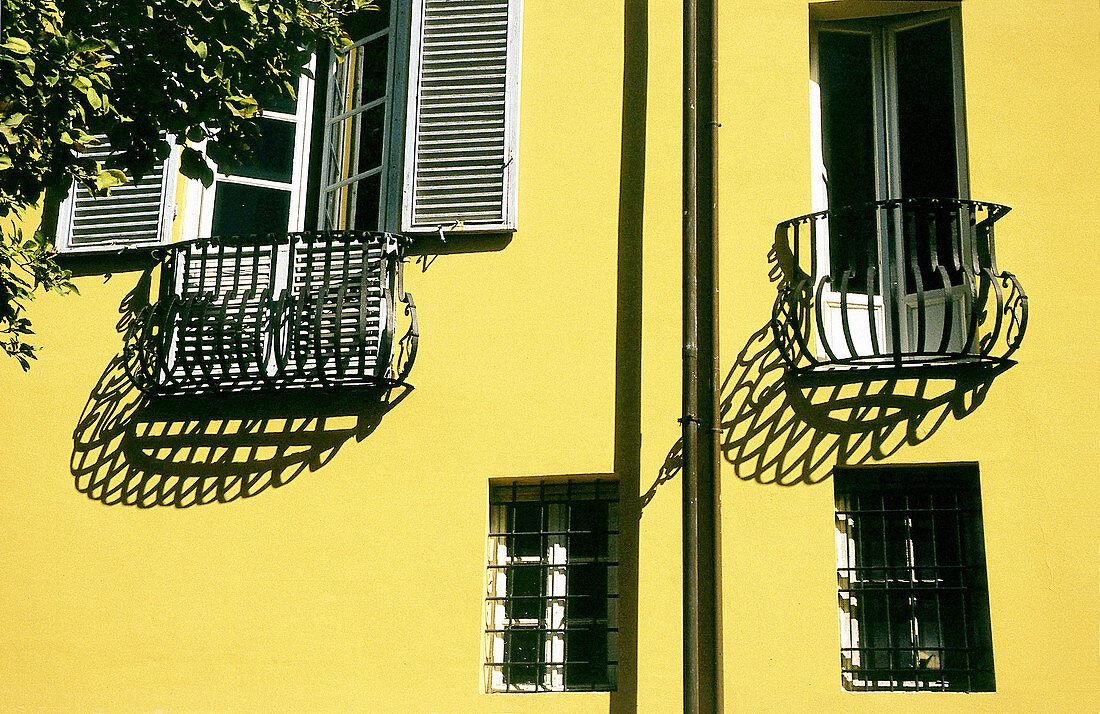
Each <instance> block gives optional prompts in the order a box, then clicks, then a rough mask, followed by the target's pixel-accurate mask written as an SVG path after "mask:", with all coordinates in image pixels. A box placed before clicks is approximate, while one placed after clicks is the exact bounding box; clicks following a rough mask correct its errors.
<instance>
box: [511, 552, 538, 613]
mask: <svg viewBox="0 0 1100 714" xmlns="http://www.w3.org/2000/svg"><path fill="white" fill-rule="evenodd" d="M545 574H546V570H545V569H544V568H543V567H542V566H541V565H538V564H535V565H516V566H512V567H510V568H508V590H509V593H508V600H507V608H506V609H507V613H506V616H507V617H508V619H510V620H538V619H540V618H541V617H542V614H543V603H542V598H541V595H542V580H543V578H544V577H545Z"/></svg>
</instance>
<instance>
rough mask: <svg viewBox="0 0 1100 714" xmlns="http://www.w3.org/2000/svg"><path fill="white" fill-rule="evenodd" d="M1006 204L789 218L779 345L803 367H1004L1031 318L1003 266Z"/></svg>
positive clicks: (886, 208)
mask: <svg viewBox="0 0 1100 714" xmlns="http://www.w3.org/2000/svg"><path fill="white" fill-rule="evenodd" d="M1008 211H1009V209H1008V207H1006V206H999V205H996V204H992V203H982V202H978V201H964V200H957V199H894V200H887V201H878V202H876V203H873V204H866V205H863V206H857V207H852V208H843V209H839V210H834V211H822V212H820V213H812V214H810V215H807V216H801V217H799V218H795V219H793V220H790V221H786V222H784V223H780V224H779V227H778V230H777V232H776V257H777V258H778V261H779V267H780V268H781V270H782V271H783V274H784V275H783V279H782V280H781V282H780V285H779V295H778V297H777V299H776V301H775V307H774V310H773V313H772V329H773V332H774V334H775V339H776V344H777V345H778V347H779V349H780V352H781V353H782V355H783V358H784V360H785V361H786V363H787V366H788V367H789V368H790V369H791V370H793V371H794V372H795V373H798V374H803V375H805V374H810V373H818V374H821V373H829V372H849V373H851V372H853V371H856V372H858V371H862V370H868V369H884V368H899V369H900V368H910V367H933V368H935V367H944V368H947V369H949V370H958V369H960V368H962V367H982V366H999V367H1001V368H1004V367H1007V366H1010V365H1012V364H1014V362H1013V361H1012V360H1010V359H1009V357H1010V355H1012V353H1013V352H1015V351H1016V349H1017V348H1018V347H1019V346H1020V342H1021V340H1022V339H1023V336H1024V331H1025V329H1026V327H1027V296H1026V295H1025V294H1024V291H1023V288H1022V287H1021V285H1020V282H1019V281H1018V280H1017V279H1016V277H1015V276H1014V275H1013V274H1012V273H1009V272H1003V271H1001V270H1000V269H999V268H998V267H997V262H996V256H995V253H994V239H993V226H994V224H995V223H996V222H997V220H998V219H999V218H1001V217H1002V216H1004V214H1005V213H1007V212H1008Z"/></svg>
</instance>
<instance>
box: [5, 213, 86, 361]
mask: <svg viewBox="0 0 1100 714" xmlns="http://www.w3.org/2000/svg"><path fill="white" fill-rule="evenodd" d="M69 278H70V274H69V271H67V270H62V269H61V268H59V267H58V266H57V263H56V262H54V260H53V247H52V242H51V241H50V240H49V239H48V238H46V237H45V236H43V235H42V233H41V232H39V231H35V233H34V235H32V236H31V237H29V238H24V237H23V231H22V229H21V228H19V227H18V226H17V227H15V228H14V230H11V231H7V232H5V233H4V234H3V235H0V347H3V349H4V352H5V353H7V354H8V355H9V356H11V357H14V358H15V359H16V361H18V362H19V366H21V367H22V368H23V369H24V370H28V369H30V366H31V365H30V360H32V359H34V350H35V348H34V347H33V346H32V345H30V344H28V343H27V341H26V337H27V335H32V334H34V330H32V329H31V321H30V320H29V319H28V318H27V316H26V315H25V312H26V305H27V302H28V301H30V300H32V299H34V295H35V292H37V291H39V290H43V291H53V292H56V293H60V294H64V293H67V292H70V291H76V286H75V285H73V284H72V281H71V280H70V279H69Z"/></svg>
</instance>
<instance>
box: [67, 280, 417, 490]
mask: <svg viewBox="0 0 1100 714" xmlns="http://www.w3.org/2000/svg"><path fill="white" fill-rule="evenodd" d="M147 281H148V277H147V275H146V277H145V278H143V279H142V281H141V282H139V285H138V288H136V289H135V290H134V292H132V293H131V294H130V295H128V296H127V298H126V300H124V302H123V306H122V309H121V312H122V314H123V316H122V319H121V320H120V321H119V324H118V329H119V331H120V332H125V330H126V328H127V327H128V325H129V323H130V320H131V319H132V315H133V312H134V311H133V309H132V308H133V306H134V304H135V303H137V302H139V301H140V299H141V298H140V297H139V296H140V295H141V294H142V293H143V292H144V293H145V296H146V297H147V295H148V282H147ZM394 391H397V392H398V393H396V394H395V393H394ZM409 391H410V388H404V389H402V390H391V391H386V390H369V391H368V390H358V391H354V392H339V393H327V392H325V393H301V394H280V395H255V394H248V395H212V396H189V397H159V398H152V399H150V398H148V397H146V396H144V395H143V394H141V393H140V392H139V391H138V390H137V389H136V388H135V387H134V386H133V384H131V382H130V379H129V377H128V376H127V374H126V370H125V365H124V363H123V357H122V356H121V355H116V356H115V357H113V358H112V359H111V361H110V362H109V363H108V365H107V367H106V369H105V370H104V371H103V374H102V376H101V377H100V379H99V382H98V383H97V384H96V386H95V387H94V388H93V390H92V392H91V394H90V395H89V397H88V402H87V404H86V405H85V407H84V411H83V413H82V414H81V416H80V420H79V422H78V423H77V425H76V429H75V430H74V432H73V454H72V460H71V462H70V469H71V472H72V475H73V478H74V481H75V486H76V490H77V491H79V492H81V493H83V494H85V495H87V496H88V497H89V498H91V499H93V500H96V501H100V502H102V503H104V504H106V505H129V506H137V507H139V508H151V507H154V506H175V507H176V508H186V507H189V506H197V505H203V504H208V503H228V502H230V501H235V500H237V499H239V498H250V497H252V496H256V495H258V494H260V493H262V492H264V491H266V490H267V489H269V488H278V487H280V486H284V485H286V484H288V483H290V482H291V481H292V480H294V479H295V478H296V477H297V476H298V475H299V474H301V473H302V472H303V471H307V470H308V471H316V470H318V469H320V468H321V467H322V466H324V465H325V464H327V463H328V462H329V461H331V460H332V458H333V457H334V456H335V455H336V452H337V451H338V450H339V449H340V447H341V446H342V445H343V444H344V443H346V442H347V441H348V440H349V439H355V441H362V440H363V439H365V438H366V437H367V436H369V435H370V434H371V432H373V431H374V429H375V428H376V427H377V426H378V424H379V423H380V422H381V420H382V417H383V416H384V415H385V414H386V413H387V412H388V411H389V410H390V409H392V408H393V407H394V406H396V405H397V404H398V403H399V402H400V401H401V400H402V399H404V398H405V396H406V395H407V394H408V392H409Z"/></svg>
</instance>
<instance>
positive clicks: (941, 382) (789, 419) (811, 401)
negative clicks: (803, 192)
mask: <svg viewBox="0 0 1100 714" xmlns="http://www.w3.org/2000/svg"><path fill="white" fill-rule="evenodd" d="M769 257H770V258H771V262H772V265H773V271H772V275H771V277H772V280H773V281H776V280H779V279H780V278H781V276H782V269H781V268H780V266H779V265H778V263H779V260H778V258H777V256H776V253H775V252H774V251H773V252H772V254H771V255H770V256H769ZM998 373H999V372H998V371H996V370H988V371H984V372H973V371H971V372H962V371H960V372H959V374H957V375H955V376H949V377H936V378H933V377H926V376H925V377H905V376H904V375H902V376H899V375H898V374H897V373H896V372H883V375H885V376H883V377H877V376H876V375H875V373H873V372H867V373H863V374H862V375H861V376H859V377H858V378H854V379H850V380H848V381H844V382H841V381H838V382H835V383H827V384H809V383H805V382H799V381H798V380H797V379H796V378H793V377H791V376H790V375H789V374H788V372H787V369H786V363H785V362H784V360H783V358H782V356H781V354H780V350H779V347H778V346H777V345H776V343H775V338H774V335H773V333H772V329H771V323H770V322H769V323H765V324H764V325H762V326H761V327H760V329H758V330H756V331H755V332H753V333H752V335H750V336H749V338H748V340H747V341H746V342H745V346H744V347H743V348H742V349H741V351H740V352H739V353H738V355H737V358H736V360H735V361H734V365H733V368H732V369H731V370H730V371H729V373H728V374H727V375H726V378H725V380H724V381H723V383H722V392H721V397H720V399H721V401H720V404H719V411H720V414H721V430H722V441H721V448H722V456H723V458H724V460H725V461H726V463H728V464H730V465H731V466H732V467H733V471H734V474H735V475H736V476H737V478H739V479H740V480H742V481H746V482H750V481H751V482H755V483H759V484H774V485H778V486H794V485H796V484H806V485H811V484H815V483H819V482H821V481H823V480H825V479H826V478H827V477H828V476H829V474H830V473H831V467H832V466H836V465H855V464H862V463H866V462H869V461H879V460H881V459H885V458H887V457H889V456H892V455H893V454H895V453H897V452H898V451H899V450H900V449H901V448H902V447H903V446H906V445H909V446H915V445H917V444H920V443H921V442H923V441H926V440H927V439H929V438H931V436H932V435H933V434H934V433H935V432H936V431H937V430H938V429H939V428H940V427H941V426H942V425H943V423H944V422H945V421H946V420H947V419H948V418H949V417H953V418H955V419H962V418H964V417H966V416H968V415H969V414H971V413H973V412H974V411H975V410H976V409H977V408H978V407H979V406H981V404H982V402H983V401H984V400H985V396H986V394H987V393H988V391H989V387H990V386H991V384H992V382H993V379H994V378H995V377H996V375H997V374H998ZM681 449H682V444H681V442H680V441H679V440H678V441H677V442H676V443H675V444H674V445H673V447H672V449H670V450H669V453H668V455H667V456H666V457H665V461H664V463H663V464H662V465H661V469H660V471H659V472H658V474H657V478H656V480H655V481H654V482H653V484H652V485H651V486H650V488H649V490H648V492H647V493H646V494H645V495H644V496H643V498H642V501H643V505H644V504H648V503H649V501H650V500H652V499H653V497H654V495H655V494H656V492H657V489H658V488H659V487H660V486H661V484H663V483H666V482H667V481H669V480H671V479H672V478H674V477H675V476H676V475H677V474H678V473H679V472H680V470H681Z"/></svg>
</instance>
